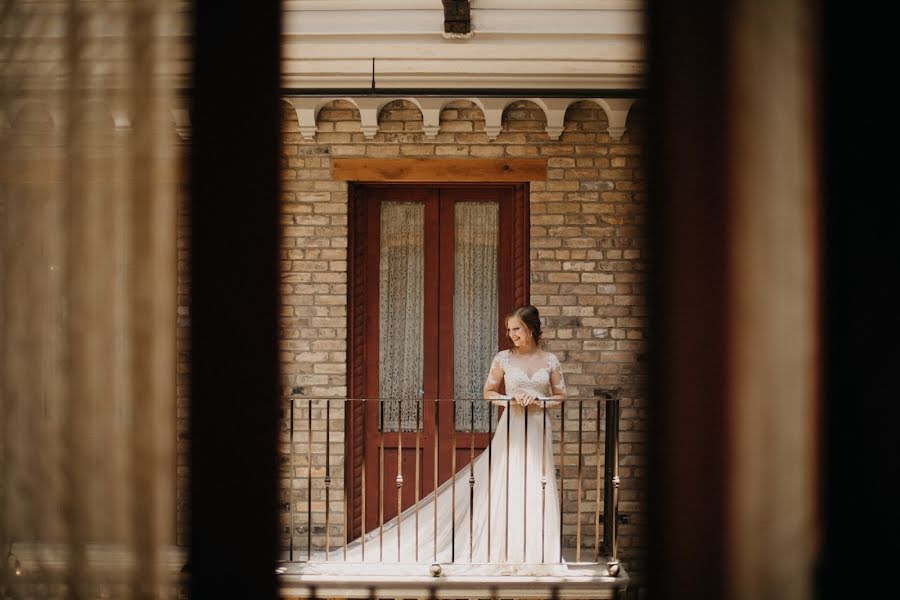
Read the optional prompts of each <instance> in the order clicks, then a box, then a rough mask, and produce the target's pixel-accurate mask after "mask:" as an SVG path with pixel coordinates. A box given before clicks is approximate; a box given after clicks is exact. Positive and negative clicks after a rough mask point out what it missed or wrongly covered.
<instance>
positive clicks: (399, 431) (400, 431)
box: [397, 398, 403, 562]
mask: <svg viewBox="0 0 900 600" xmlns="http://www.w3.org/2000/svg"><path fill="white" fill-rule="evenodd" d="M397 418H398V419H399V421H398V422H397V423H398V424H397V562H400V509H401V508H402V507H403V401H402V400H400V399H399V398H398V399H397Z"/></svg>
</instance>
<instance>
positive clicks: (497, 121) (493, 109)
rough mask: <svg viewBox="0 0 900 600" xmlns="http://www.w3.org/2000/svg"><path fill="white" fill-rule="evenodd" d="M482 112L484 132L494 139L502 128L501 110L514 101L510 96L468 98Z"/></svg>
mask: <svg viewBox="0 0 900 600" xmlns="http://www.w3.org/2000/svg"><path fill="white" fill-rule="evenodd" d="M469 100H471V101H472V102H474V103H475V104H476V105H477V106H478V108H480V109H481V112H483V113H484V132H485V133H486V134H487V136H488V138H489V139H492V140H495V139H497V136H498V135H500V130H501V129H503V111H504V110H506V107H507V106H509V105H510V104H512V103H513V102H515V101H516V99H510V98H469Z"/></svg>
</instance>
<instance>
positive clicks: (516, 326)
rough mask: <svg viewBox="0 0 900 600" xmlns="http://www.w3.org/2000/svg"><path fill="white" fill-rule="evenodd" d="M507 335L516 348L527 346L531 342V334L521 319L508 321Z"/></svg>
mask: <svg viewBox="0 0 900 600" xmlns="http://www.w3.org/2000/svg"><path fill="white" fill-rule="evenodd" d="M506 335H508V336H509V339H510V340H512V343H513V345H514V346H515V347H516V348H521V347H523V346H527V345H528V344H529V343H530V342H531V332H530V331H529V330H528V327H526V326H525V323H523V322H522V320H521V319H519V317H510V318H509V319H507V320H506Z"/></svg>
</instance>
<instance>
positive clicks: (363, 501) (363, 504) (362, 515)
mask: <svg viewBox="0 0 900 600" xmlns="http://www.w3.org/2000/svg"><path fill="white" fill-rule="evenodd" d="M362 405H363V408H362V415H363V436H362V438H363V439H362V477H360V483H359V485H360V488H361V490H360V492H361V493H360V496H361V498H360V500H361V502H360V504H361V506H360V527H359V528H360V532H361V534H362V535H361V537H362V540H361V541H360V553H361V554H362V561H363V562H365V561H366V466H367V465H366V438H367V437H368V432H367V431H366V422H367V418H366V415H367V414H368V413H367V411H368V407H367V406H366V399H365V398H363V401H362Z"/></svg>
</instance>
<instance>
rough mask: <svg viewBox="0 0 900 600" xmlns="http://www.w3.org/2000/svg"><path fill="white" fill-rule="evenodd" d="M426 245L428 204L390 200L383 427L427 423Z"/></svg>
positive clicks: (383, 300)
mask: <svg viewBox="0 0 900 600" xmlns="http://www.w3.org/2000/svg"><path fill="white" fill-rule="evenodd" d="M424 250H425V206H424V205H423V204H417V203H411V202H384V203H383V204H382V205H381V250H380V262H379V286H378V290H379V299H378V305H379V313H378V314H379V340H378V341H379V345H380V352H379V373H380V375H379V394H380V396H381V398H382V405H381V406H382V410H381V411H380V414H379V426H380V427H381V429H382V431H399V430H403V431H410V430H414V429H415V428H416V427H417V426H418V425H420V424H421V419H422V415H421V409H419V410H417V407H418V406H419V405H418V402H417V399H418V398H419V397H420V395H421V392H420V390H422V387H423V382H422V374H423V369H422V362H423V333H424V332H423V328H424V312H425V311H424V295H423V290H424V282H425V251H424ZM398 400H399V401H400V402H398ZM417 413H418V418H417Z"/></svg>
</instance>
